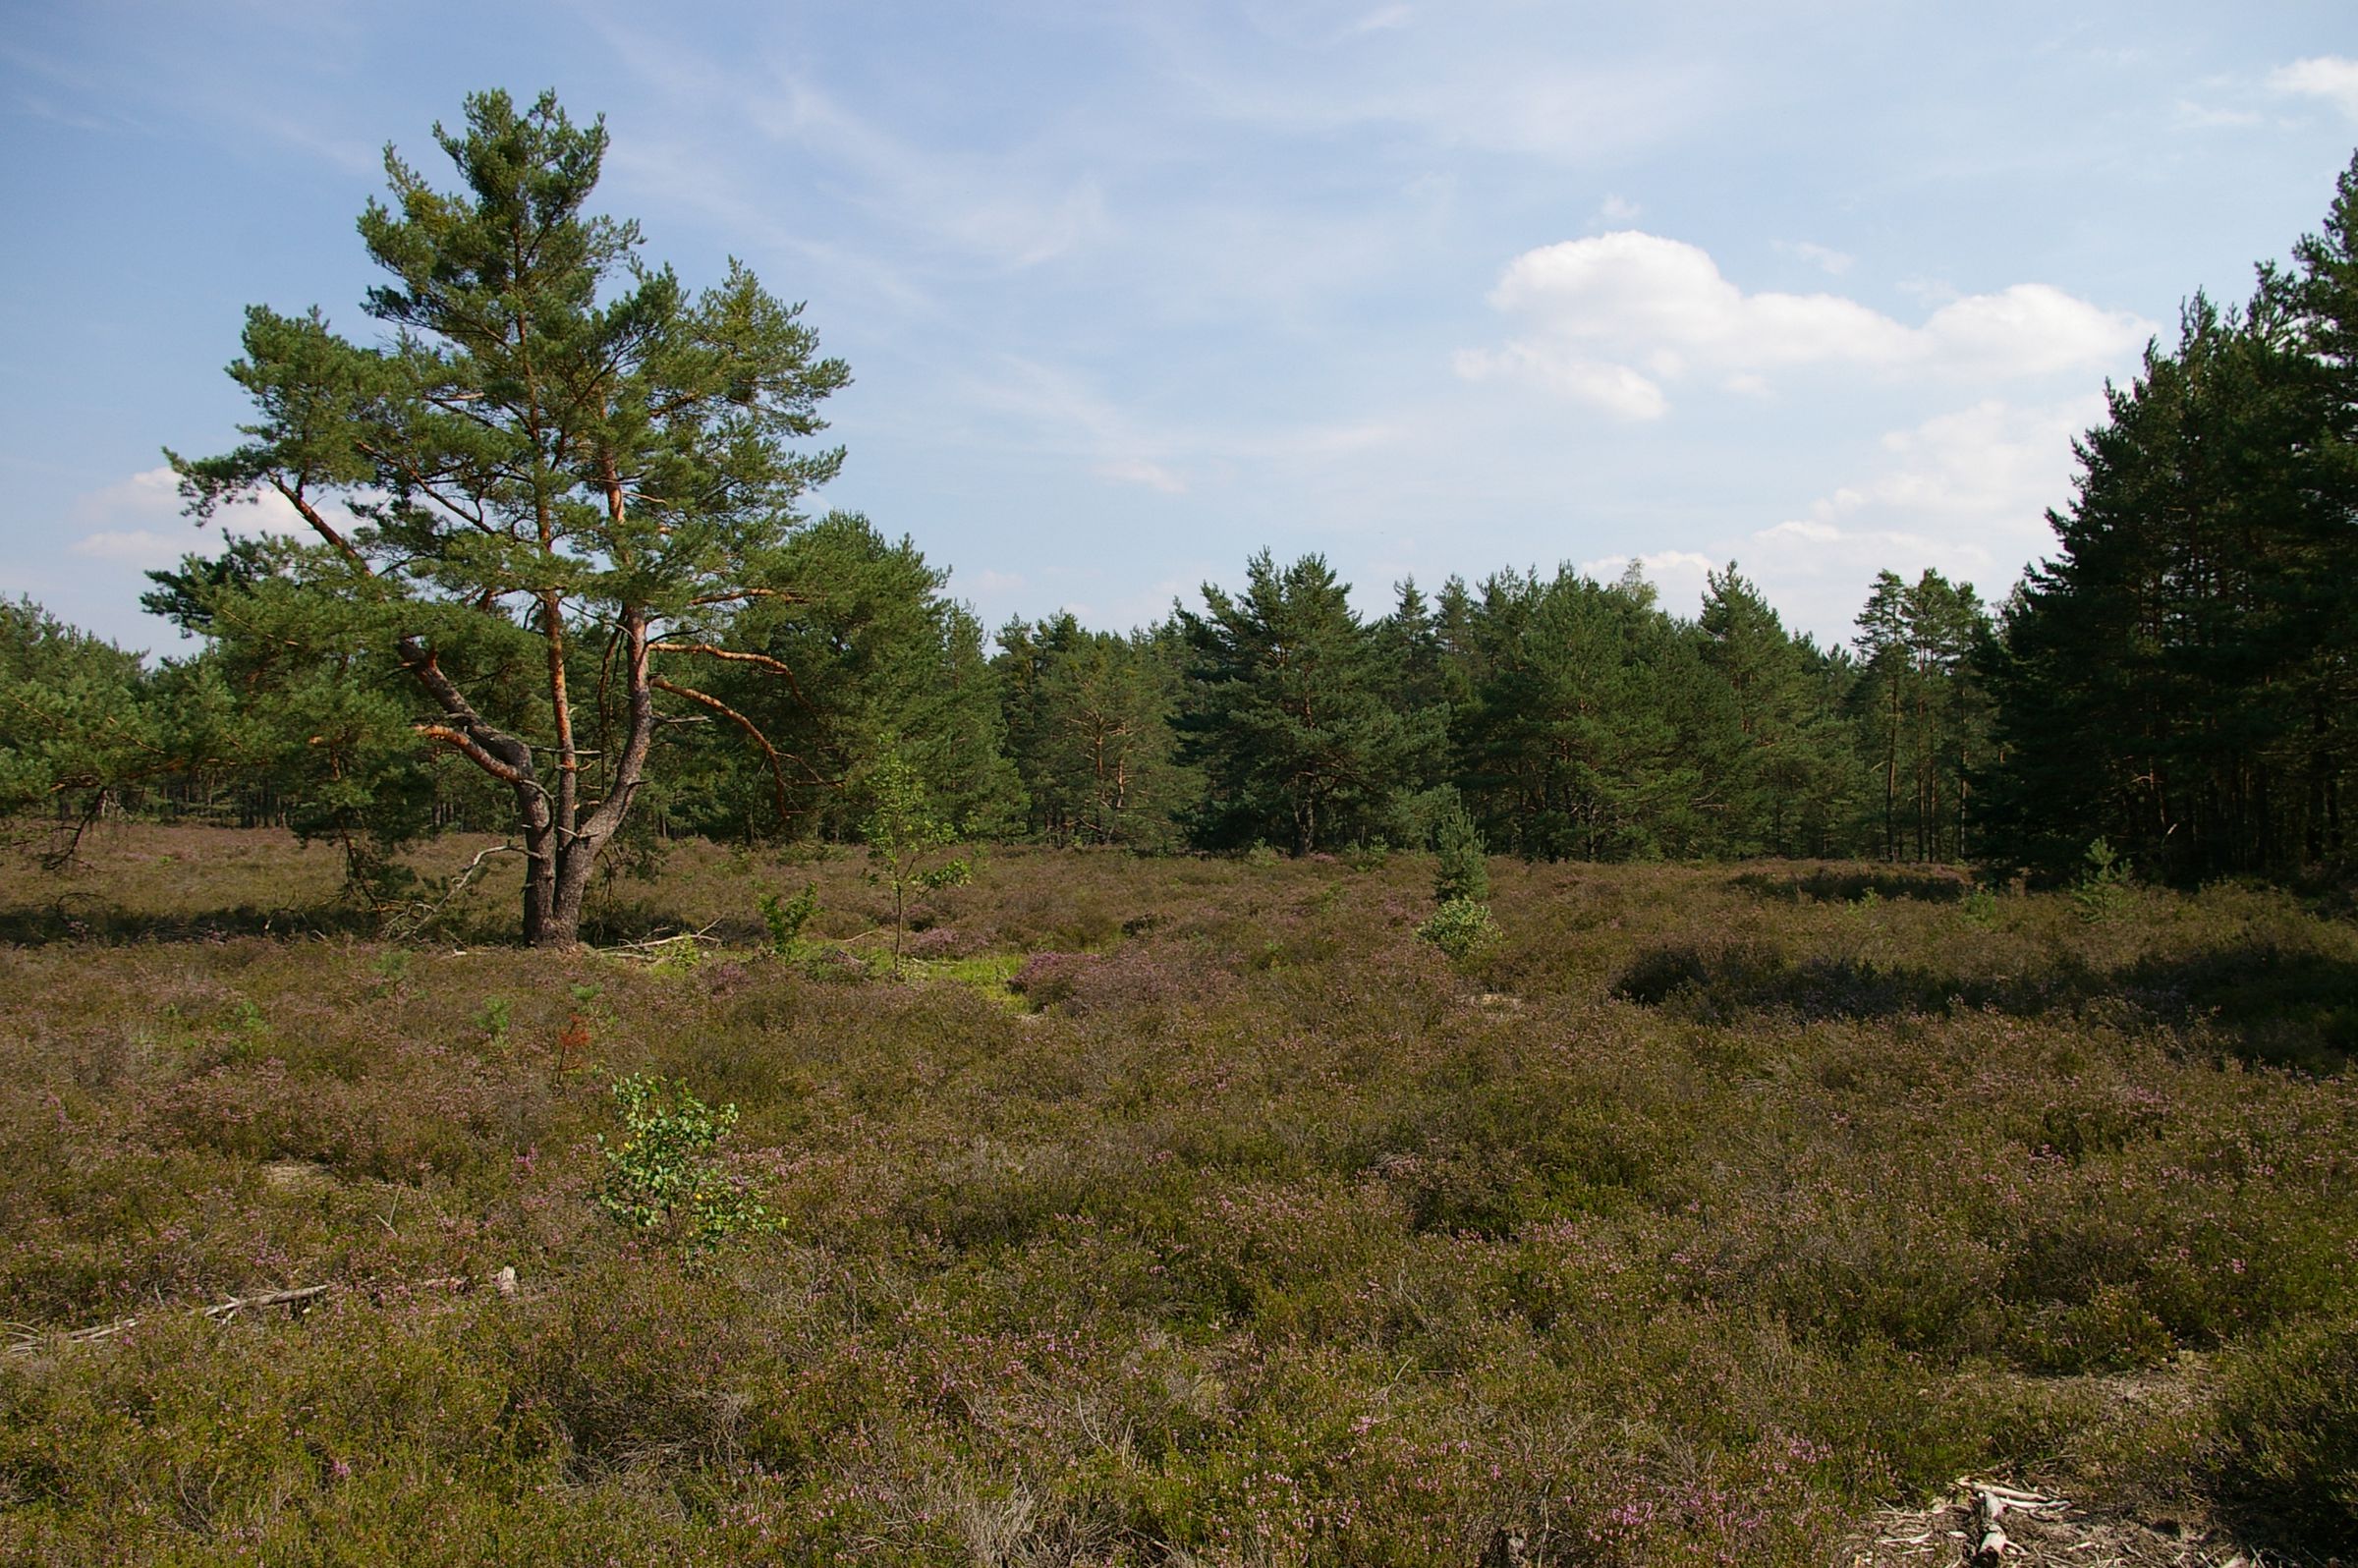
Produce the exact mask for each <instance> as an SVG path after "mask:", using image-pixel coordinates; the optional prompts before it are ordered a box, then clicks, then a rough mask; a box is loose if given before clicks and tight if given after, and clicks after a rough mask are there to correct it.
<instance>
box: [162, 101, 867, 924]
mask: <svg viewBox="0 0 2358 1568" xmlns="http://www.w3.org/2000/svg"><path fill="white" fill-rule="evenodd" d="M435 139H436V140H437V141H438V142H439V143H440V145H441V147H442V150H443V151H444V152H445V153H446V154H447V155H448V156H449V157H450V159H451V161H452V162H453V164H454V165H455V166H456V168H457V170H458V174H459V176H460V181H461V189H460V190H459V191H457V192H456V193H445V192H442V191H438V190H436V189H434V188H433V187H432V186H430V185H429V184H428V183H427V181H426V180H425V179H424V177H423V176H421V174H420V173H418V172H417V171H416V170H414V169H413V168H411V167H410V166H409V165H408V164H406V163H404V162H403V161H401V159H400V158H399V157H398V156H396V155H395V154H393V153H392V152H390V151H388V153H387V155H386V160H385V166H386V173H387V176H388V179H389V181H390V185H391V201H390V203H389V204H386V203H379V202H371V203H370V204H369V206H368V208H367V210H366V211H365V213H364V214H363V216H362V219H361V234H362V238H363V241H364V243H365V246H366V249H367V252H368V254H369V256H370V258H371V259H372V260H374V261H375V262H376V263H377V264H378V265H379V266H381V267H383V268H384V269H385V271H386V272H387V273H389V274H390V275H391V281H390V282H389V283H387V284H385V285H383V286H381V287H378V288H375V289H372V290H370V291H369V293H368V295H367V299H366V310H367V313H368V315H369V316H371V317H372V318H373V319H374V320H375V321H377V322H378V323H380V324H381V325H382V326H383V327H384V328H386V329H387V330H388V331H389V332H390V334H391V337H390V340H389V341H388V342H387V343H386V344H385V345H384V346H382V347H362V346H359V345H356V344H354V343H351V342H349V341H347V340H346V339H344V338H342V337H339V336H337V335H336V334H335V333H334V332H333V331H331V330H330V328H329V326H328V323H327V321H326V320H325V318H324V317H323V316H321V315H320V314H319V313H318V312H317V311H315V310H314V311H312V312H311V313H309V314H307V315H301V316H287V315H281V314H279V313H278V312H276V311H273V310H271V309H269V308H264V307H255V308H253V309H252V310H250V311H249V312H248V316H247V324H246V332H245V340H244V342H245V356H244V358H242V359H241V360H239V361H238V362H237V363H236V364H233V365H232V366H231V367H230V373H231V374H232V375H233V376H234V377H235V378H236V379H237V380H238V382H239V383H240V384H241V385H242V386H244V387H245V388H246V390H247V391H248V393H249V394H250V395H251V396H252V397H253V402H254V406H255V412H256V420H255V422H254V423H253V424H251V425H249V426H247V427H246V433H247V434H248V435H249V436H250V437H251V439H250V440H249V441H248V443H247V444H246V445H244V446H241V447H239V448H238V449H236V450H235V451H233V452H230V453H227V454H224V455H222V456H220V457H215V458H209V459H201V460H196V461H190V460H184V459H181V458H178V457H174V458H173V459H172V461H173V464H174V466H175V467H176V468H177V469H178V470H179V472H180V475H181V478H182V489H183V493H184V494H185V495H186V496H187V497H188V499H189V502H190V506H191V510H192V511H193V512H194V513H195V514H196V515H197V517H198V518H199V519H203V518H207V517H210V516H212V515H213V514H214V513H215V512H216V511H217V510H218V509H219V508H220V507H222V506H223V505H225V504H228V503H231V502H235V501H240V500H246V499H251V498H253V496H255V495H256V494H258V493H274V494H276V495H278V496H280V497H282V498H284V499H285V500H286V501H287V502H288V503H289V504H290V505H292V506H293V507H294V509H295V510H296V511H297V512H298V513H299V514H300V515H301V516H302V517H303V518H304V520H305V521H306V522H307V523H309V525H310V527H311V529H312V531H313V532H314V533H315V534H316V535H317V537H318V539H319V541H320V546H319V559H318V560H317V561H316V562H314V563H311V564H310V565H309V567H308V568H307V569H306V570H304V571H303V572H301V573H300V574H297V575H295V576H292V577H290V578H289V580H288V581H289V582H290V583H292V584H295V585H296V586H298V587H300V588H302V589H303V590H304V592H303V598H304V600H305V603H304V604H301V605H295V604H290V605H289V606H288V609H289V611H290V616H291V620H290V624H289V626H288V628H287V629H288V630H292V631H295V632H297V634H298V635H297V636H296V637H295V639H294V642H295V644H296V646H298V647H301V648H305V649H308V650H309V651H310V652H312V653H313V654H314V655H315V659H316V661H317V662H316V664H315V666H314V667H325V665H326V664H327V663H328V662H330V661H336V662H340V663H341V665H342V673H343V677H344V679H345V680H346V681H347V682H348V683H357V684H360V685H365V686H371V687H373V689H375V690H378V691H382V692H388V693H389V692H393V691H398V690H406V691H407V692H408V693H409V694H411V695H410V696H409V697H407V698H405V699H404V702H405V704H406V705H407V706H408V711H409V714H410V717H409V727H410V731H411V734H412V736H413V738H414V740H415V741H416V742H417V743H420V744H422V745H427V746H432V747H439V748H444V749H447V750H448V751H449V752H450V753H452V754H454V755H456V756H461V757H464V758H465V759H466V760H467V761H468V762H470V763H472V764H473V765H474V766H475V767H477V768H478V769H480V770H481V771H482V772H483V773H484V774H485V775H487V776H488V777H490V778H491V779H493V780H495V781H497V783H498V784H499V785H500V786H502V787H503V788H505V789H506V790H507V791H508V792H509V794H510V796H511V798H512V801H513V804H514V813H515V822H516V826H517V830H518V833H519V835H520V836H521V838H522V839H523V845H522V849H523V852H524V854H525V856H526V867H527V870H526V877H525V892H524V935H525V938H526V940H528V941H530V942H532V943H534V944H540V945H548V944H563V943H569V942H571V941H573V940H575V939H576V934H577V932H578V930H579V926H580V923H581V917H582V901H583V896H584V894H585V891H586V889H587V888H588V885H589V875H590V871H591V868H593V867H594V865H595V863H596V861H597V858H598V855H599V853H600V851H601V850H602V849H603V848H604V847H605V846H606V845H607V844H608V843H610V842H611V841H612V840H613V839H614V838H615V836H616V835H617V833H619V832H620V831H621V829H622V827H623V825H624V822H625V820H626V818H627V817H628V815H629V813H630V812H631V809H632V803H633V800H634V798H635V797H636V796H637V795H638V794H639V792H640V791H641V789H642V788H644V787H645V786H646V782H647V779H648V769H649V766H650V757H651V754H652V752H653V749H654V745H655V741H656V736H657V732H658V728H659V727H660V724H661V721H662V719H663V717H664V716H665V713H666V711H667V709H668V710H669V711H670V712H672V713H673V714H675V715H686V714H699V715H702V716H706V717H711V718H716V719H719V720H722V721H724V722H726V723H728V724H730V725H733V726H736V727H738V728H741V729H746V730H749V731H753V732H754V733H753V734H752V739H753V740H754V741H755V743H756V744H757V745H762V744H766V741H765V738H764V737H762V736H761V735H760V734H759V733H758V726H756V725H754V724H753V722H752V721H751V720H750V719H749V718H748V717H747V716H746V715H745V714H744V713H743V711H742V710H741V709H737V708H734V707H733V706H731V705H730V704H728V703H726V702H725V701H723V700H721V699H719V698H716V697H714V696H713V695H712V694H711V693H709V692H708V691H705V690H703V689H702V687H701V686H699V685H698V684H696V681H697V677H696V676H694V675H692V674H690V673H689V671H690V669H692V668H696V669H704V670H711V669H715V668H722V667H726V666H727V665H728V664H729V663H730V650H728V649H727V648H726V647H725V646H724V644H725V637H724V635H723V634H724V632H725V628H726V624H727V621H728V619H729V617H730V615H731V614H732V613H733V612H734V611H736V610H737V609H738V608H740V607H741V606H743V605H745V604H747V603H749V602H752V601H755V600H758V599H760V598H763V597H765V596H768V595H772V594H775V593H777V592H780V591H782V589H780V588H777V587H775V586H774V578H775V575H776V571H777V567H778V564H779V552H780V549H781V547H782V545H783V543H784V541H785V538H786V535H787V532H788V530H789V529H790V528H791V526H792V525H793V523H794V521H795V519H794V513H793V504H794V501H795V499H796V497H797V496H798V495H799V494H800V493H801V492H802V491H803V490H805V489H806V488H807V487H809V486H811V485H813V484H814V483H818V482H822V481H823V480H824V479H826V478H827V477H828V476H831V475H833V474H834V473H835V472H836V469H837V468H838V466H839V465H840V463H841V460H842V454H841V453H840V451H821V452H815V453H806V454H796V453H794V452H792V451H790V450H789V448H788V446H787V442H788V441H789V440H791V439H793V438H796V437H803V436H809V435H811V434H814V432H816V431H817V430H819V429H820V428H821V427H822V426H821V423H820V421H819V420H818V418H817V417H816V413H815V409H816V405H817V403H818V402H819V400H820V399H822V398H824V397H825V396H826V395H827V394H828V393H829V392H832V391H833V390H835V389H836V388H838V387H840V386H842V385H843V384H844V382H845V381H846V380H847V378H848V377H847V372H846V371H845V368H844V366H843V364H841V363H840V362H839V361H834V360H821V359H818V358H816V357H815V340H814V336H813V334H812V333H811V331H810V329H809V328H807V327H805V326H804V325H803V324H802V323H801V322H800V321H799V320H798V319H797V317H798V312H799V307H793V306H787V305H784V304H781V303H780V302H779V301H778V300H776V299H775V298H773V297H772V296H771V295H769V294H768V293H767V292H766V291H764V290H763V289H762V288H761V286H760V284H759V282H758V280H757V279H756V278H755V277H754V275H753V274H752V273H751V272H750V271H748V270H746V269H745V268H744V267H742V266H739V265H736V264H734V263H732V264H731V267H730V269H729V273H728V276H727V278H726V280H725V281H724V282H723V283H722V284H720V285H719V286H718V287H716V288H713V289H710V290H708V291H706V292H704V293H702V295H698V296H694V297H691V296H690V295H689V293H688V292H687V291H686V290H685V289H683V288H682V286H681V285H680V283H679V281H678V280H677V279H676V278H675V277H674V275H673V274H672V272H671V271H670V269H668V268H657V269H649V268H646V267H645V266H644V265H643V264H642V263H641V262H640V261H639V259H638V256H637V252H638V249H639V244H640V237H639V232H638V229H637V228H636V226H634V225H632V224H629V223H624V222H617V221H615V220H613V219H610V218H605V217H595V216H589V215H587V214H586V212H585V206H586V203H587V202H588V200H589V196H590V192H591V190H592V188H593V187H594V186H595V185H596V182H597V177H598V170H599V166H600V163H601V162H602V160H603V157H604V154H605V150H606V135H605V130H604V127H603V125H602V124H598V125H592V126H590V127H589V128H587V129H585V128H580V127H576V126H575V125H573V124H572V122H571V121H570V120H568V119H567V117H566V116H565V114H564V112H563V110H562V109H560V108H559V107H558V106H557V103H556V101H555V99H554V97H553V96H550V95H543V96H542V97H541V98H540V99H539V100H538V101H537V102H536V103H535V104H533V106H532V107H531V108H529V109H527V110H525V111H523V112H521V113H520V112H518V110H517V109H516V107H515V105H514V104H513V103H512V102H511V101H510V100H509V98H508V97H507V95H506V94H504V93H499V92H488V93H482V94H478V95H476V96H474V97H471V98H469V99H468V100H467V105H466V124H465V127H464V129H463V130H462V131H460V132H455V133H454V132H445V131H443V130H442V129H441V128H439V127H437V128H436V130H435ZM338 496H341V497H343V498H344V500H345V502H346V504H347V505H348V506H349V507H350V508H351V509H352V512H353V515H354V517H356V518H357V522H352V521H347V520H346V519H344V518H341V517H338V516H336V515H333V509H332V507H330V505H329V502H330V501H331V500H332V499H333V498H335V497H338ZM209 630H210V631H211V633H212V635H213V636H214V637H216V638H217V639H228V640H234V639H235V638H236V637H238V636H241V635H243V633H242V632H241V631H240V630H239V629H237V628H231V627H225V626H224V624H223V623H222V622H220V621H219V620H217V619H216V620H214V621H213V622H212V623H211V625H210V627H209ZM421 709H422V711H421ZM592 709H595V710H599V711H600V712H602V713H603V714H604V715H605V716H607V717H609V718H610V719H611V723H610V724H607V723H600V722H596V721H595V720H593V718H592V714H591V711H590V710H592ZM592 728H596V729H599V730H601V731H610V738H609V739H607V741H606V744H602V745H598V746H595V747H591V746H590V745H589V744H588V741H587V732H589V730H591V729H592Z"/></svg>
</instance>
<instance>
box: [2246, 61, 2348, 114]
mask: <svg viewBox="0 0 2358 1568" xmlns="http://www.w3.org/2000/svg"><path fill="white" fill-rule="evenodd" d="M2268 84H2269V86H2270V87H2272V88H2274V90H2275V91H2277V92H2281V93H2285V94H2287V95H2289V96H2292V97H2300V98H2323V99H2325V100H2326V101H2327V102H2328V103H2330V104H2332V105H2333V106H2334V107H2336V108H2338V109H2340V110H2341V112H2342V113H2343V114H2346V115H2348V116H2349V117H2350V118H2351V119H2353V120H2358V60H2345V59H2343V58H2341V57H2340V56H2339V55H2330V54H2321V55H2318V56H2316V57H2315V58H2313V59H2308V60H2295V61H2294V62H2293V63H2292V64H2290V65H2288V66H2284V67H2282V68H2280V69H2278V70H2276V71H2274V72H2271V73H2270V74H2269V78H2268Z"/></svg>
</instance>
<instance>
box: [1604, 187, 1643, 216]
mask: <svg viewBox="0 0 2358 1568" xmlns="http://www.w3.org/2000/svg"><path fill="white" fill-rule="evenodd" d="M1640 210H1641V209H1640V208H1639V206H1638V204H1637V203H1636V202H1635V201H1632V200H1630V199H1629V198H1628V197H1626V196H1615V195H1610V194H1608V195H1607V196H1605V198H1604V199H1603V200H1602V201H1600V202H1599V203H1598V204H1597V216H1598V217H1600V218H1601V219H1602V220H1603V221H1605V222H1606V223H1629V222H1632V221H1634V220H1635V219H1636V218H1637V215H1638V213H1639V211H1640Z"/></svg>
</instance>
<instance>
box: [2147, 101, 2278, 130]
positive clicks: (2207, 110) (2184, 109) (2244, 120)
mask: <svg viewBox="0 0 2358 1568" xmlns="http://www.w3.org/2000/svg"><path fill="white" fill-rule="evenodd" d="M2170 117H2171V119H2173V120H2174V121H2175V122H2176V123H2177V124H2178V125H2179V126H2180V127H2182V128H2183V129H2185V130H2188V131H2242V130H2247V129H2249V128H2250V127H2252V126H2256V125H2266V124H2267V123H2268V116H2266V115H2264V114H2260V113H2258V112H2256V111H2254V110H2251V109H2221V108H2217V107H2215V106H2213V105H2211V104H2206V103H2196V102H2195V101H2194V100H2193V99H2191V98H2180V99H2179V100H2178V104H2177V108H2176V109H2175V110H2173V111H2172V112H2171V116H2170Z"/></svg>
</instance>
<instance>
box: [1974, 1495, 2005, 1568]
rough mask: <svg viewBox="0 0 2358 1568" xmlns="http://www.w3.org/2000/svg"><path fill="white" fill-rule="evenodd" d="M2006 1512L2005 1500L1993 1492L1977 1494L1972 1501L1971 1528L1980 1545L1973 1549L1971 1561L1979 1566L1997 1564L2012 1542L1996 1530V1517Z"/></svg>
mask: <svg viewBox="0 0 2358 1568" xmlns="http://www.w3.org/2000/svg"><path fill="white" fill-rule="evenodd" d="M2005 1511H2006V1500H2005V1499H2004V1498H2003V1497H2000V1496H1998V1495H1997V1494H1996V1493H1995V1492H1991V1491H1984V1492H1980V1493H1977V1494H1976V1495H1975V1497H1974V1500H1973V1528H1974V1531H1975V1533H1976V1534H1978V1535H1979V1536H1980V1537H1981V1543H1980V1544H1979V1545H1977V1546H1975V1547H1974V1548H1973V1561H1974V1562H1976V1563H1979V1564H1990V1563H1995V1562H1999V1561H2001V1560H2003V1559H2004V1557H2005V1555H2006V1547H2007V1546H2009V1545H2011V1544H2012V1542H2011V1541H2009V1540H2006V1533H2005V1532H2004V1531H2003V1530H2001V1529H1999V1528H1998V1523H1997V1521H1998V1516H1999V1515H2001V1514H2003V1513H2004V1512H2005Z"/></svg>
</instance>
